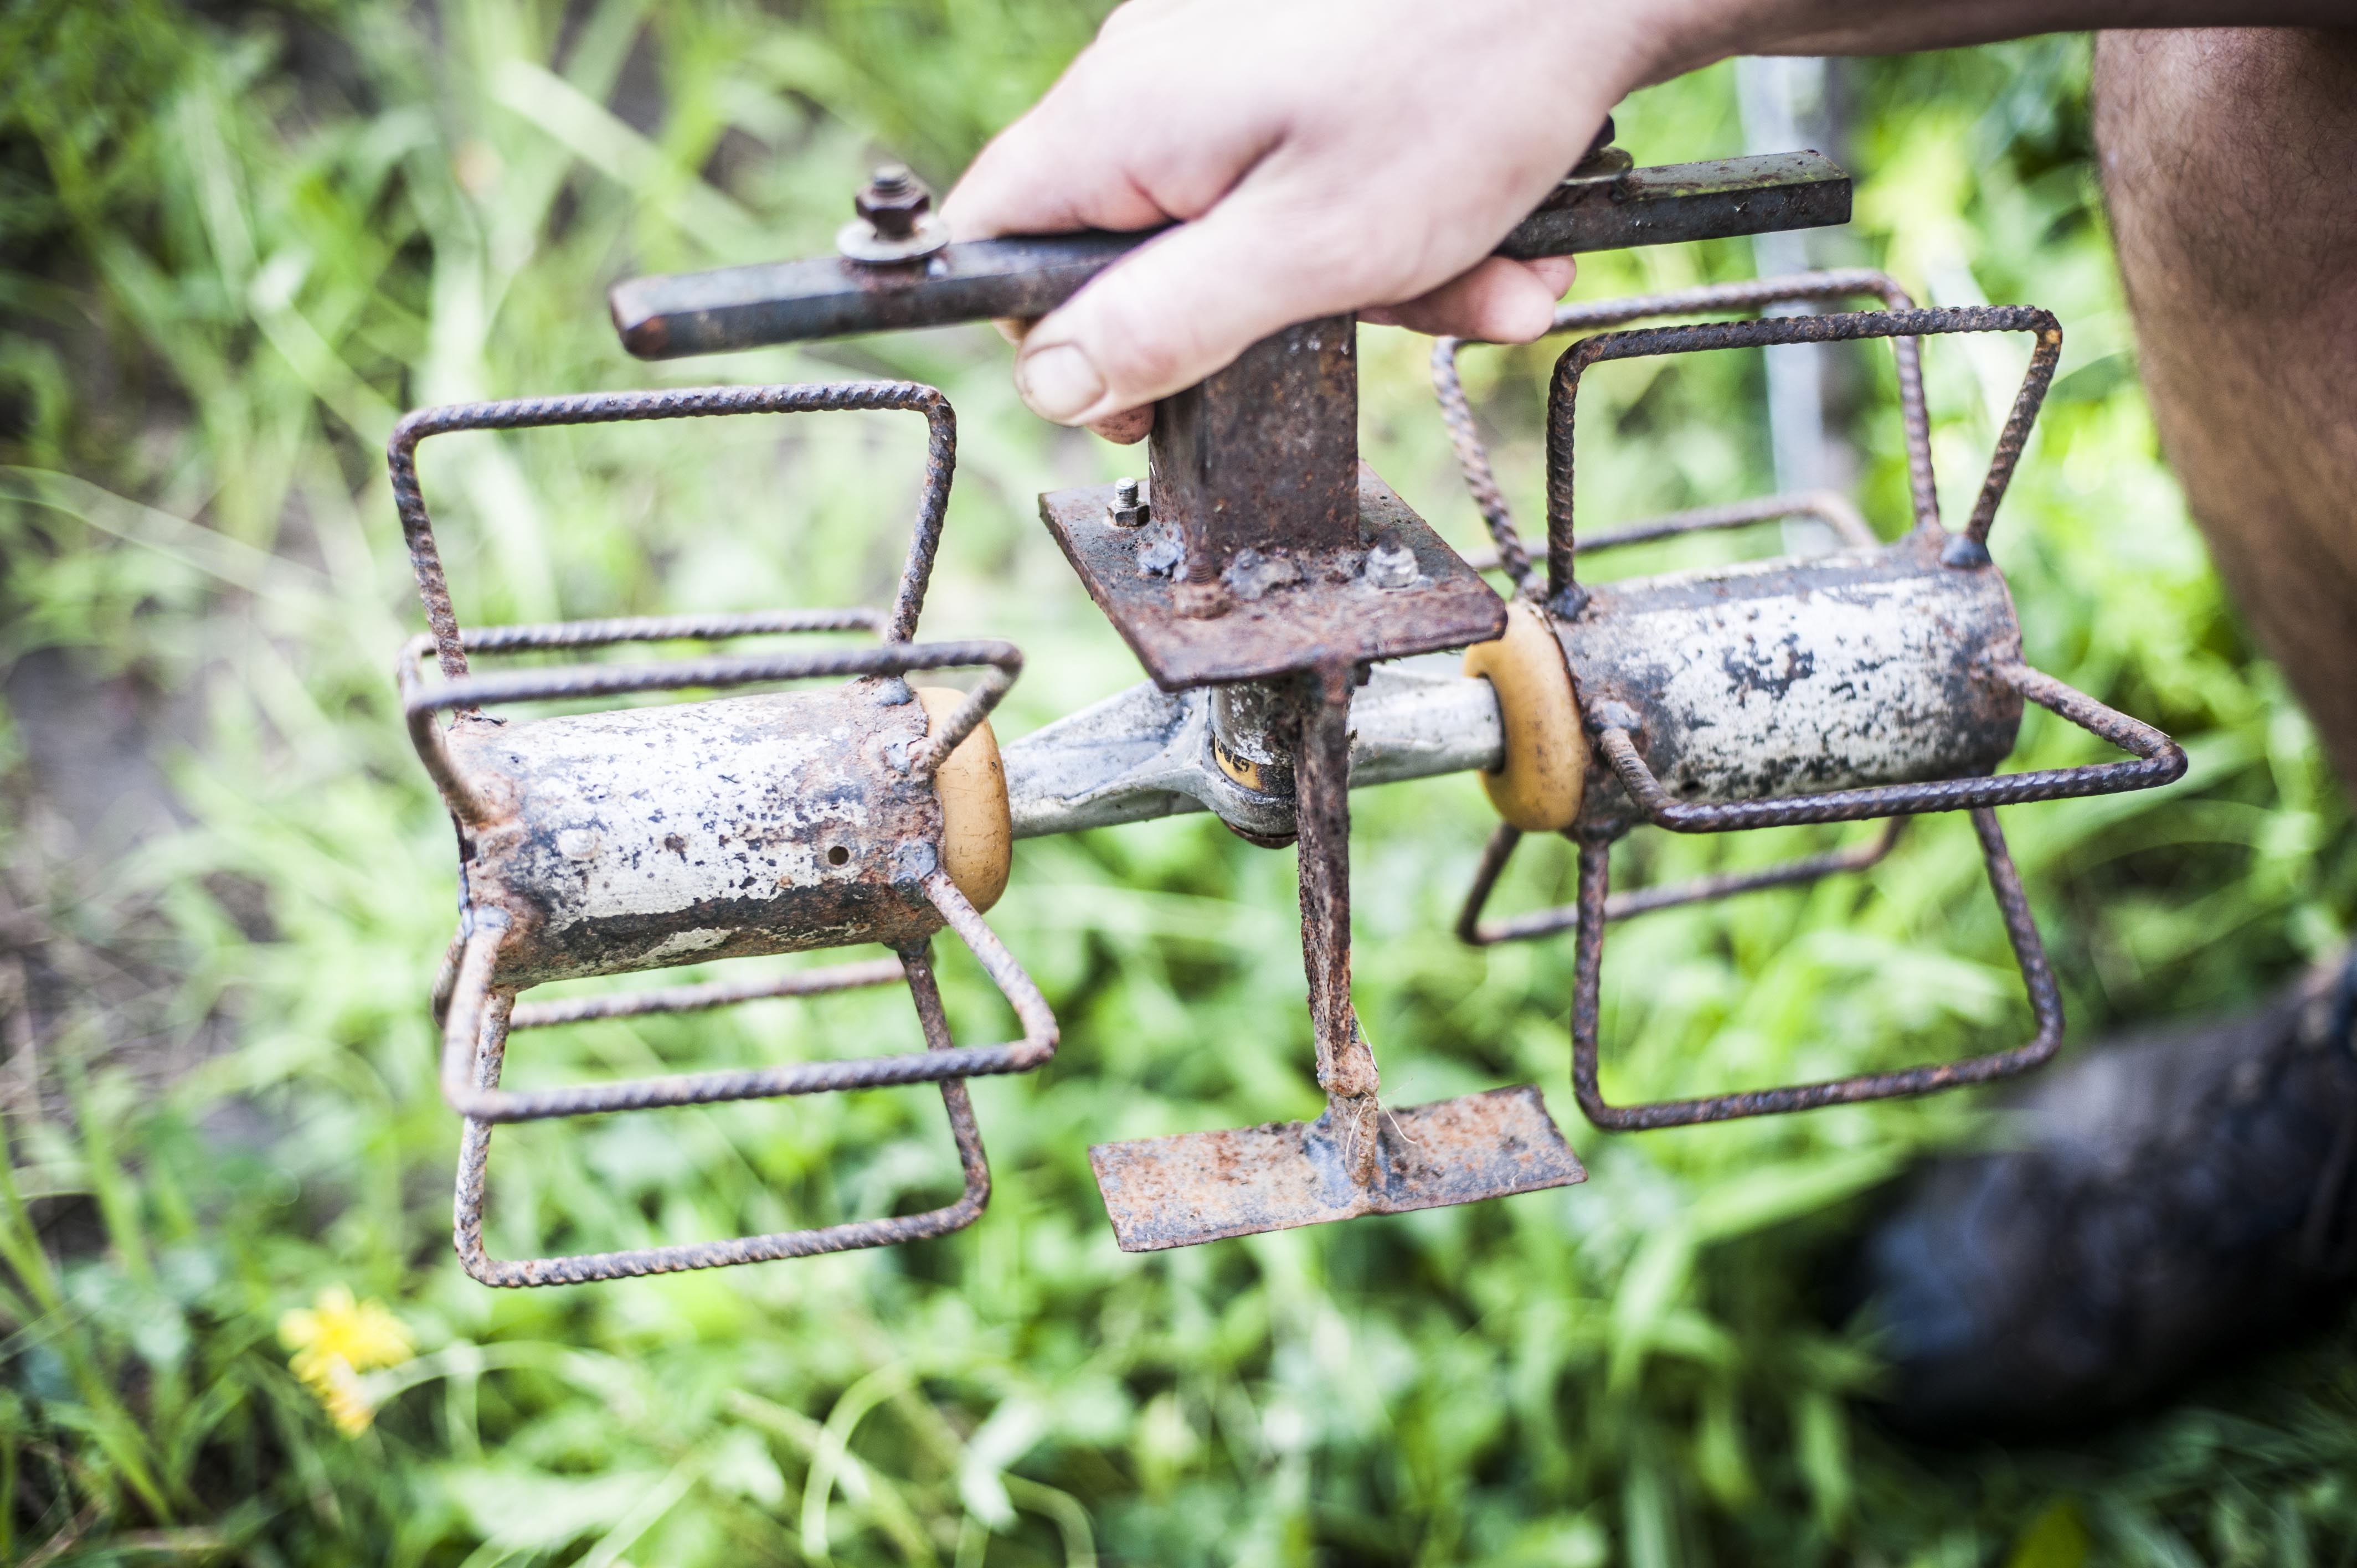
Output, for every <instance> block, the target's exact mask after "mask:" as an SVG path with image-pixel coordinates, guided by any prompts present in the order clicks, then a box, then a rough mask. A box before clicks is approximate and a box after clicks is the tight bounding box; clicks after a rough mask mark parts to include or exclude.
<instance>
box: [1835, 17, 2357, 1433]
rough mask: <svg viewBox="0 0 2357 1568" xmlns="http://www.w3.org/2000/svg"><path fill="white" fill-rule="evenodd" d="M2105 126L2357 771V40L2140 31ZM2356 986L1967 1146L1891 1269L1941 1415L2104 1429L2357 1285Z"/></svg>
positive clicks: (2168, 372)
mask: <svg viewBox="0 0 2357 1568" xmlns="http://www.w3.org/2000/svg"><path fill="white" fill-rule="evenodd" d="M2095 64H2096V70H2095V90H2096V108H2095V129H2096V139H2097V145H2099V146H2100V147H2101V149H2102V156H2103V168H2104V190H2105V192H2106V194H2107V195H2108V197H2109V198H2110V203H2111V210H2112V222H2113V226H2114V228H2115V231H2116V234H2117V239H2118V243H2119V251H2120V266H2121V270H2122V271H2123V272H2124V273H2125V274H2126V279H2127V287H2128V298H2129V303H2130V304H2131V305H2132V306H2133V307H2134V309H2135V312H2136V330H2137V335H2138V338H2139V339H2140V342H2141V344H2142V350H2143V352H2142V359H2143V368H2144V378H2145V384H2146V386H2147V388H2148V389H2149V390H2150V392H2151V394H2152V405H2153V411H2154V413H2155V416H2156V417H2157V418H2158V422H2159V425H2160V434H2161V439H2162V441H2163V442H2164V443H2165V444H2166V445H2167V446H2168V449H2169V460H2170V462H2171V463H2172V464H2173V465H2174V466H2175V467H2176V469H2177V472H2178V475H2179V478H2181V479H2182V480H2183V482H2184V485H2185V493H2186V496H2187V498H2188V499H2189V500H2190V502H2191V504H2192V508H2193V512H2194V515H2195V516H2196V517H2197V518H2199V519H2200V520H2201V527H2202V531H2203V532H2205V533H2206V534H2208V536H2209V539H2210V548H2211V551H2212V554H2213V555H2214V556H2215V558H2216V560H2217V563H2218V568H2219V571H2220V573H2221V575H2223V576H2224V578H2225V579H2226V582H2227V585H2229V587H2231V588H2232V590H2233V594H2234V596H2235V599H2236V600H2237V602H2238V603H2239V604H2240V605H2241V607H2242V609H2243V613H2244V617H2245V618H2247V619H2248V620H2249V622H2250V625H2251V628H2252V629H2253V631H2254V632H2255V633H2256V635H2257V637H2258V639H2259V641H2260V643H2261V644H2262V645H2264V647H2265V648H2266V650H2267V651H2268V652H2269V653H2270V654H2272V655H2274V657H2275V658H2276V660H2278V661H2279V662H2280V663H2281V664H2282V665H2283V667H2284V671H2285V673H2286V675H2287V677H2288V678H2289V680H2290V682H2291V685H2292V689H2293V690H2294V691H2295V692H2296V693H2298V696H2299V699H2300V701H2301V702H2302V703H2305V704H2306V705H2307V708H2308V711H2309V714H2311V715H2312V716H2313V717H2314V718H2315V720H2316V725H2317V728H2318V731H2319V734H2320V736H2321V737H2322V739H2323V742H2324V745H2325V746H2326V748H2327V750H2328V752H2329V753H2330V757H2331V758H2332V761H2333V764H2334V766H2335V767H2337V768H2339V769H2340V772H2341V779H2342V782H2343V783H2344V784H2346V785H2348V786H2349V787H2350V788H2351V789H2352V793H2357V34H2350V33H2343V34H2328V33H2321V32H2295V31H2289V30H2262V29H2248V30H2239V31H2233V32H2167V33H2163V32H2151V33H2113V34H2107V35H2105V36H2104V38H2103V39H2102V40H2101V41H2100V43H2099V44H2098V45H2097V48H2096V55H2095ZM2333 981H2334V977H2333V976H2332V975H2331V974H2330V972H2325V973H2320V974H2318V975H2315V976H2311V977H2310V978H2309V981H2307V982H2306V983H2302V984H2300V985H2298V986H2296V987H2294V988H2292V989H2291V990H2290V991H2288V992H2287V993H2285V994H2284V995H2283V996H2281V997H2280V998H2278V1000H2277V1001H2276V1004H2274V1005H2273V1006H2270V1007H2268V1008H2266V1009H2265V1010H2263V1011H2261V1012H2258V1013H2255V1014H2251V1015H2245V1016H2244V1017H2240V1018H2235V1019H2229V1020H2225V1021H2222V1022H2213V1023H2210V1024H2206V1025H2196V1026H2191V1027H2180V1028H2179V1029H2176V1030H2174V1031H2172V1032H2170V1033H2169V1035H2167V1036H2162V1037H2158V1038H2152V1039H2148V1040H2147V1041H2145V1042H2143V1043H2142V1044H2137V1043H2135V1042H2126V1043H2123V1042H2118V1041H2115V1042H2112V1043H2111V1045H2110V1046H2109V1047H2108V1048H2106V1049H2100V1050H2094V1051H2090V1052H2087V1053H2086V1054H2084V1055H2083V1056H2082V1057H2081V1058H2079V1059H2078V1060H2076V1061H2073V1062H2071V1063H2068V1064H2066V1065H2065V1066H2064V1067H2062V1068H2061V1069H2060V1070H2058V1071H2057V1072H2056V1073H2055V1074H2054V1075H2053V1076H2052V1077H2050V1078H2048V1079H2045V1080H2043V1081H2042V1082H2040V1083H2039V1084H2038V1085H2036V1086H2035V1087H2034V1088H2033V1089H2032V1090H2030V1092H2029V1096H2028V1097H2027V1099H2026V1101H2025V1102H2024V1107H2023V1109H2024V1114H2025V1123H2024V1125H2025V1130H2027V1131H2028V1132H2029V1133H2030V1136H2029V1139H2028V1140H2027V1144H2026V1146H2024V1147H2021V1148H2018V1149H2015V1150H2009V1151H2007V1152H2005V1153H2001V1154H1993V1155H1980V1156H1977V1157H1973V1158H1964V1159H1949V1160H1943V1161H1941V1162H1938V1163H1937V1164H1935V1165H1932V1167H1931V1168H1930V1169H1928V1170H1927V1171H1925V1172H1924V1173H1923V1175H1922V1177H1921V1183H1920V1185H1919V1187H1918V1188H1917V1190H1916V1192H1915V1194H1914V1195H1913V1197H1911V1198H1910V1200H1909V1201H1908V1202H1907V1203H1906V1204H1905V1205H1904V1206H1903V1207H1902V1208H1900V1209H1899V1210H1898V1211H1897V1212H1896V1213H1894V1214H1893V1215H1892V1216H1891V1217H1890V1218H1889V1219H1887V1220H1886V1221H1885V1222H1884V1223H1883V1224H1882V1225H1881V1226H1880V1227H1879V1228H1878V1230H1876V1231H1875V1233H1874V1235H1873V1236H1872V1238H1871V1239H1870V1240H1869V1241H1868V1242H1867V1249H1866V1253H1865V1258H1864V1262H1865V1270H1864V1273H1865V1280H1864V1282H1863V1283H1864V1284H1865V1287H1866V1289H1867V1293H1868V1294H1870V1295H1871V1296H1872V1297H1873V1299H1874V1302H1875V1305H1874V1307H1873V1311H1874V1313H1875V1315H1876V1316H1877V1318H1878V1321H1879V1322H1880V1324H1881V1325H1882V1326H1883V1328H1884V1341H1883V1345H1884V1349H1885V1352H1886V1353H1887V1354H1888V1355H1889V1359H1890V1361H1891V1364H1892V1369H1893V1371H1894V1373H1895V1374H1896V1376H1895V1380H1894V1383H1895V1389H1896V1392H1897V1398H1896V1402H1895V1410H1894V1413H1895V1414H1896V1415H1897V1417H1898V1418H1899V1419H1900V1421H1902V1422H1903V1423H1907V1424H1909V1425H1910V1426H1912V1427H1913V1428H1914V1429H1915V1430H1917V1431H1919V1432H1921V1433H1923V1434H1926V1435H1930V1436H1935V1437H1949V1438H1956V1437H1963V1436H1966V1435H1969V1434H1973V1433H1975V1432H1986V1431H1992V1430H2004V1429H2007V1428H2023V1427H2031V1428H2051V1427H2055V1426H2070V1425H2076V1424H2083V1423H2090V1422H2093V1421H2098V1420H2101V1419H2103V1418H2104V1417H2107V1416H2109V1415H2112V1414H2114V1413H2116V1412H2119V1411H2122V1410H2124V1409H2126V1408H2128V1407H2130V1406H2132V1405H2134V1404H2135V1403H2136V1402H2139V1401H2142V1400H2147V1399H2150V1398H2153V1397H2156V1396H2158V1395H2159V1394H2162V1393H2164V1392H2166V1391H2169V1389H2171V1388H2172V1387H2174V1386H2177V1385H2178V1384H2179V1383H2180V1382H2181V1381H2182V1380H2184V1379H2185V1378H2187V1377H2188V1376H2189V1375H2191V1374H2192V1373H2194V1372H2196V1371H2199V1370H2201V1369H2206V1368H2209V1367H2212V1366H2214V1365H2216V1364H2217V1363H2218V1361H2219V1360H2220V1359H2222V1357H2225V1356H2228V1355H2231V1354H2232V1353H2233V1351H2234V1350H2235V1349H2236V1348H2238V1347H2242V1346H2255V1345H2266V1344H2269V1343H2275V1342H2279V1341H2280V1340H2281V1339H2282V1338H2283V1337H2284V1336H2285V1335H2286V1334H2287V1332H2288V1331H2290V1330H2291V1329H2292V1328H2294V1327H2296V1326H2299V1325H2301V1324H2302V1323H2303V1322H2306V1321H2309V1320H2312V1319H2314V1318H2315V1317H2317V1316H2319V1315H2325V1316H2329V1315H2330V1313H2331V1312H2333V1311H2335V1310H2337V1309H2338V1308H2339V1307H2340V1306H2341V1305H2342V1304H2344V1303H2345V1302H2347V1300H2348V1299H2349V1297H2350V1294H2351V1293H2352V1286H2357V1227H2352V1215H2357V1061H2352V1058H2351V1055H2350V1053H2349V1051H2348V1050H2347V1049H2346V1048H2345V1047H2346V1046H2347V1045H2348V1043H2349V1042H2348V1037H2347V1036H2348V1019H2347V1015H2346V1014H2345V1013H2344V1012H2342V1011H2341V1010H2340V1009H2337V1008H2335V1007H2334V1006H2332V1005H2331V1003H2332V1001H2333V997H2334V985H2333Z"/></svg>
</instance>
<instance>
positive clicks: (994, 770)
mask: <svg viewBox="0 0 2357 1568" xmlns="http://www.w3.org/2000/svg"><path fill="white" fill-rule="evenodd" d="M916 691H917V701H918V702H919V703H921V704H923V706H924V710H925V717H926V719H927V720H928V721H929V722H928V724H927V725H926V729H927V732H928V733H931V732H932V731H935V730H938V729H939V728H940V727H941V725H942V722H943V721H944V720H946V719H947V718H948V717H949V715H950V714H952V713H953V712H955V711H956V709H957V705H958V704H959V703H963V702H964V701H965V693H963V692H956V691H952V690H951V689H950V688H949V687H947V686H920V687H918V688H917V689H916ZM933 791H934V793H935V794H937V795H939V796H940V797H941V800H942V869H943V870H945V871H947V872H948V873H949V874H950V880H951V881H952V882H954V883H956V884H957V890H958V891H959V892H961V893H963V894H964V895H965V901H966V902H967V903H969V904H971V905H973V906H974V908H977V909H987V908H990V907H991V906H992V905H993V904H996V903H997V902H998V896H999V895H1000V894H1001V893H1004V892H1006V874H1007V872H1008V871H1009V870H1011V869H1012V868H1013V866H1014V863H1015V817H1014V814H1013V813H1012V812H1011V811H1009V810H1008V809H1007V804H1006V765H1005V764H1004V763H1002V762H1000V761H999V759H998V741H997V738H996V736H993V735H992V734H991V733H990V721H989V720H988V719H985V720H984V721H983V722H982V723H980V724H978V725H974V733H973V734H972V735H969V736H966V737H965V738H964V739H963V740H962V741H960V742H958V747H957V749H956V750H955V751H952V752H951V753H950V754H949V756H947V757H943V758H942V765H941V767H940V768H936V769H934V771H933Z"/></svg>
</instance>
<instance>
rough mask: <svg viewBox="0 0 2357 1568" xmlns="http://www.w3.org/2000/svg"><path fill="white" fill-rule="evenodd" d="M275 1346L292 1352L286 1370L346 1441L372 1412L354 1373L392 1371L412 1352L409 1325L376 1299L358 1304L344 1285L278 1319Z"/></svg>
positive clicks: (366, 1424) (365, 1426)
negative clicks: (323, 1411) (375, 1369)
mask: <svg viewBox="0 0 2357 1568" xmlns="http://www.w3.org/2000/svg"><path fill="white" fill-rule="evenodd" d="M278 1339H279V1342H280V1343H281V1344H283V1345H285V1347H286V1348H287V1349H288V1350H289V1351H291V1352H293V1354H291V1355H289V1356H288V1357H287V1358H286V1365H287V1367H288V1368H289V1369H291V1370H293V1372H294V1374H295V1375H296V1377H298V1378H300V1379H302V1380H303V1383H304V1386H305V1387H307V1388H308V1389H309V1390H310V1391H311V1392H312V1394H313V1395H314V1396H315V1397H317V1400H318V1402H319V1404H320V1406H321V1407H322V1408H323V1409H325V1410H326V1411H327V1412H328V1419H329V1420H330V1421H333V1422H334V1423H336V1429H337V1430H338V1431H339V1432H341V1433H342V1434H344V1435H345V1436H347V1437H357V1436H359V1435H360V1434H361V1433H363V1432H366V1431H367V1430H368V1429H369V1423H370V1422H371V1421H372V1420H374V1419H375V1416H376V1412H375V1409H374V1408H373V1407H372V1406H371V1404H370V1403H369V1400H368V1395H367V1393H366V1392H364V1391H362V1390H361V1380H360V1374H361V1373H362V1372H364V1371H367V1370H369V1369H371V1368H374V1367H397V1366H399V1365H401V1363H402V1362H404V1361H406V1360H408V1359H410V1357H411V1356H412V1355H414V1353H415V1350H416V1346H415V1342H414V1340H413V1339H412V1338H411V1337H410V1333H409V1326H408V1325H407V1324H405V1323H404V1322H402V1321H401V1319H400V1318H398V1317H396V1316H393V1309H392V1308H390V1307H388V1306H386V1305H384V1303H382V1302H381V1301H360V1300H357V1299H355V1298H354V1297H353V1295H352V1293H351V1291H350V1289H349V1288H348V1287H346V1286H344V1285H329V1286H328V1288H327V1289H325V1290H323V1291H321V1292H320V1293H319V1294H317V1296H315V1297H313V1298H312V1301H311V1305H309V1306H307V1307H304V1306H298V1307H296V1308H294V1309H292V1310H291V1311H288V1312H287V1313H285V1315H283V1316H281V1317H280V1318H279V1319H278Z"/></svg>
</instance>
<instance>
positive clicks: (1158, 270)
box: [1015, 197, 1357, 424]
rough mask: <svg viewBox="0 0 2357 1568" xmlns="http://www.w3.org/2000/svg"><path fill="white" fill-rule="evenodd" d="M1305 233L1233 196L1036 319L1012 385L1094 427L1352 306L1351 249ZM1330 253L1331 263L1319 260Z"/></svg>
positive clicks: (1067, 419) (1058, 416) (1300, 223)
mask: <svg viewBox="0 0 2357 1568" xmlns="http://www.w3.org/2000/svg"><path fill="white" fill-rule="evenodd" d="M1307 228H1308V220H1302V219H1299V218H1295V219H1294V220H1292V221H1289V222H1288V221H1286V220H1284V219H1283V218H1282V217H1280V216H1279V215H1278V214H1275V213H1271V212H1265V211H1255V210H1254V209H1251V208H1249V207H1247V206H1246V205H1245V204H1244V203H1243V202H1242V201H1240V200H1239V199H1237V198H1235V197H1231V198H1230V199H1228V200H1226V201H1223V202H1222V203H1221V204H1220V205H1219V206H1217V207H1215V208H1213V209H1211V212H1210V213H1208V214H1207V215H1205V216H1204V217H1202V218H1200V219H1197V220H1195V221H1193V222H1190V223H1184V224H1181V225H1179V227H1178V228H1176V229H1173V230H1170V231H1168V232H1167V233H1164V234H1162V235H1159V236H1157V238H1155V239H1153V240H1150V241H1148V242H1146V244H1145V245H1143V246H1141V247H1140V248H1139V249H1137V250H1136V251H1135V252H1131V253H1130V254H1129V255H1128V256H1126V257H1125V258H1123V260H1122V261H1121V262H1120V263H1117V264H1116V265H1114V266H1113V267H1110V268H1108V269H1106V270H1105V271H1104V272H1103V273H1101V274H1098V275H1097V276H1096V277H1095V278H1094V279H1093V280H1092V281H1091V283H1090V284H1089V285H1088V286H1087V287H1086V288H1083V289H1082V290H1081V292H1080V293H1078V294H1076V295H1073V296H1072V297H1071V299H1070V300H1067V301H1066V302H1065V303H1064V304H1063V305H1062V306H1060V307H1059V308H1057V309H1056V310H1055V311H1053V312H1051V313H1050V314H1049V315H1047V316H1044V317H1040V319H1039V324H1038V325H1036V326H1035V327H1033V328H1031V330H1030V332H1029V333H1028V334H1027V335H1026V336H1025V338H1024V340H1023V346H1022V349H1021V352H1020V354H1019V355H1018V356H1017V360H1016V363H1015V385H1016V390H1017V392H1020V393H1021V394H1022V396H1023V401H1024V402H1025V403H1028V404H1029V405H1030V406H1031V409H1032V411H1033V412H1034V413H1038V414H1039V415H1040V416H1041V417H1042V418H1045V419H1052V420H1054V421H1056V422H1057V423H1059V424H1088V423H1092V422H1095V421H1099V420H1103V419H1104V418H1106V417H1107V416H1109V415H1112V414H1115V413H1121V412H1122V411H1123V410H1125V409H1131V408H1135V407H1137V406H1139V405H1140V404H1143V403H1151V402H1153V401H1154V400H1155V399H1157V398H1161V397H1167V396H1168V395H1169V394H1170V393H1172V392H1178V391H1179V390H1180V389H1181V388H1183V387H1189V386H1192V385H1194V384H1195V383H1196V382H1197V381H1201V380H1202V379H1203V378H1204V377H1206V376H1208V375H1210V374H1211V373H1212V372H1213V371H1218V370H1221V369H1222V368H1224V367H1225V366H1226V365H1228V364H1229V363H1230V362H1231V361H1232V360H1234V359H1235V358H1236V356H1237V355H1239V354H1241V353H1243V351H1244V350H1245V349H1248V348H1250V347H1251V346H1252V345H1253V344H1254V343H1256V342H1258V341H1259V340H1260V339H1261V338H1265V337H1267V336H1269V335H1270V334H1271V333H1273V332H1276V331H1279V330H1282V329H1283V328H1286V327H1290V326H1292V325H1293V324H1295V323H1296V322H1299V321H1308V320H1311V319H1314V318H1315V317H1320V316H1327V315H1332V314H1335V313H1337V312H1340V311H1343V310H1348V309H1350V308H1351V307H1352V306H1353V305H1355V304H1356V303H1357V301H1355V300H1354V299H1352V298H1351V280H1350V279H1349V278H1348V277H1346V276H1345V275H1344V274H1345V268H1346V267H1348V264H1349V263H1348V261H1347V259H1345V258H1346V256H1347V252H1343V251H1342V249H1341V248H1340V247H1330V248H1329V246H1327V245H1324V244H1320V243H1318V242H1317V241H1316V240H1314V239H1313V238H1312V237H1311V236H1310V235H1308V234H1307V233H1305V232H1304V231H1305V230H1306V229H1307ZM1288 230H1290V231H1292V232H1290V233H1288V232H1287V231H1288ZM1328 253H1332V254H1334V255H1335V256H1336V257H1337V261H1336V263H1335V264H1332V265H1325V264H1320V262H1319V260H1318V258H1319V257H1320V256H1321V255H1324V254H1328ZM1351 270H1355V269H1351Z"/></svg>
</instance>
